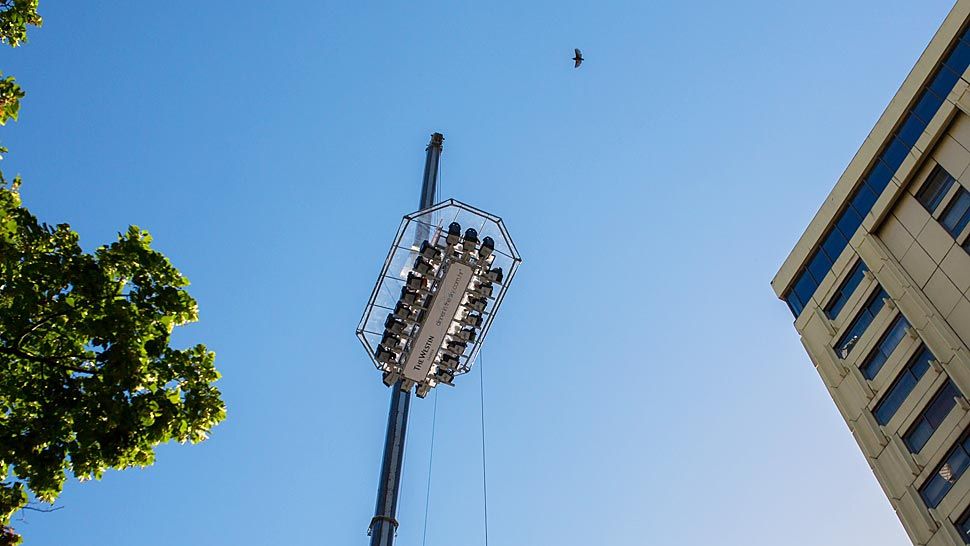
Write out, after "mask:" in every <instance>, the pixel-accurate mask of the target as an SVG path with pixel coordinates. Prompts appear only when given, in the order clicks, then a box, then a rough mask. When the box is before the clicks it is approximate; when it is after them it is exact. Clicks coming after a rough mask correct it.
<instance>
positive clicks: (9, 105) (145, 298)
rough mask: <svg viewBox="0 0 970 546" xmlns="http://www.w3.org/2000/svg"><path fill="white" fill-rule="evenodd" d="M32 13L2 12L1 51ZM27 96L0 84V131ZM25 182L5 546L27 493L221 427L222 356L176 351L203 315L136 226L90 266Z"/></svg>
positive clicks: (2, 440)
mask: <svg viewBox="0 0 970 546" xmlns="http://www.w3.org/2000/svg"><path fill="white" fill-rule="evenodd" d="M36 9H37V1H36V0H0V41H2V42H5V43H8V44H10V45H11V46H17V45H19V44H21V43H23V41H24V40H25V39H26V27H27V25H28V24H30V25H39V24H40V22H41V20H40V17H39V16H37V12H36ZM23 96H24V93H23V91H22V90H21V89H20V87H19V86H17V84H16V83H15V82H14V81H13V79H12V78H9V77H8V78H6V79H0V125H2V124H4V123H6V121H7V120H9V119H14V120H16V119H17V115H18V112H19V104H20V99H21V98H22V97H23ZM3 151H6V150H3ZM20 183H21V181H20V178H19V177H17V178H14V179H13V180H12V181H9V182H8V181H7V180H6V179H5V178H4V176H3V174H2V173H0V546H7V545H12V544H20V543H21V541H22V539H21V537H20V536H19V535H18V534H17V533H16V532H15V531H14V530H13V529H12V528H11V527H10V520H11V517H12V516H13V515H14V514H15V513H17V512H18V511H20V510H22V509H24V508H25V507H26V506H27V503H28V500H29V497H28V492H30V493H32V494H33V495H34V497H35V498H36V499H38V500H40V501H43V502H48V503H52V502H54V500H55V499H56V498H57V496H58V495H59V494H60V492H61V490H62V488H63V485H64V482H65V480H66V479H67V473H68V472H70V473H72V474H73V475H74V476H75V477H77V478H79V479H81V480H87V479H90V478H100V477H101V476H102V474H103V473H104V472H105V471H106V470H107V469H109V468H114V469H124V468H128V467H132V466H147V465H150V464H152V463H153V462H154V458H155V451H154V450H155V447H157V446H158V445H160V444H162V443H165V442H168V441H170V440H177V441H179V442H193V443H194V442H199V441H202V440H204V439H205V438H206V437H207V435H208V433H209V431H210V430H211V429H212V427H213V426H215V425H216V424H218V423H219V422H220V421H222V420H223V419H224V418H225V415H226V412H225V405H224V403H223V402H222V400H221V398H220V393H219V391H218V389H216V387H215V386H214V385H213V384H214V383H215V382H216V380H217V379H218V378H219V373H218V372H217V371H216V369H215V367H214V360H215V355H214V353H212V352H211V351H209V350H207V349H206V348H205V346H204V345H196V346H195V347H192V348H190V349H175V348H172V347H171V346H170V339H171V333H172V330H173V329H174V328H175V327H176V326H179V325H182V324H186V323H189V322H193V321H195V320H197V319H198V310H197V305H196V302H195V300H193V299H192V297H191V296H189V294H188V293H187V292H186V291H185V287H186V286H187V285H188V280H187V279H186V278H185V277H184V276H182V274H181V273H180V272H179V271H178V270H177V269H176V268H175V267H173V266H172V264H171V263H170V262H169V260H168V259H167V258H166V257H165V256H164V255H163V254H161V253H160V252H158V251H156V250H154V249H153V248H152V247H151V236H149V234H148V233H147V232H145V231H143V230H141V229H139V228H138V227H135V226H131V227H129V228H128V231H127V232H126V233H122V234H119V235H118V239H117V241H115V242H113V243H111V244H109V245H104V246H101V247H100V248H98V249H97V250H95V251H94V252H93V253H86V252H84V251H83V250H82V249H81V247H80V245H79V244H78V240H79V238H78V234H77V233H76V232H74V231H73V230H72V229H71V227H70V226H68V225H67V224H59V225H57V226H53V227H52V226H49V225H47V224H42V223H40V222H38V220H37V218H35V217H34V216H33V215H32V214H31V213H30V211H28V210H27V209H26V208H24V207H23V205H22V203H21V198H20V193H19V187H20Z"/></svg>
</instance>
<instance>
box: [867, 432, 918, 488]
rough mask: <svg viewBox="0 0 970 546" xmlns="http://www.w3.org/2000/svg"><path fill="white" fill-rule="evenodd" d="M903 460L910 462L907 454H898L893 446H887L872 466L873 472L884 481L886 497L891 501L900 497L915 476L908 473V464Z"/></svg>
mask: <svg viewBox="0 0 970 546" xmlns="http://www.w3.org/2000/svg"><path fill="white" fill-rule="evenodd" d="M903 458H906V459H910V460H912V459H911V457H910V456H909V454H908V453H900V452H899V451H898V450H897V449H895V448H894V447H893V444H888V445H887V446H886V448H885V449H883V450H882V453H880V454H879V457H878V458H877V459H876V461H875V463H874V464H873V470H875V471H876V472H877V474H879V475H881V476H882V478H881V479H882V480H885V484H884V486H883V487H884V489H885V490H886V492H887V493H886V495H887V496H888V497H889V498H890V499H893V500H898V499H899V498H900V497H902V495H903V494H904V493H905V492H906V489H907V488H908V487H910V486H911V485H913V480H915V479H916V475H914V474H913V472H911V471H910V464H909V463H908V462H907V461H905V460H904V459H903Z"/></svg>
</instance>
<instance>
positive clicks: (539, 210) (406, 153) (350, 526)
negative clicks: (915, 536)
mask: <svg viewBox="0 0 970 546" xmlns="http://www.w3.org/2000/svg"><path fill="white" fill-rule="evenodd" d="M405 4H407V5H405ZM950 6H951V1H950V0H945V1H944V0H924V1H921V2H911V1H904V0H879V1H876V0H865V1H863V0H860V1H856V2H848V3H847V2H844V1H835V0H820V1H818V2H811V3H798V5H794V4H792V5H788V4H785V3H778V2H771V1H768V0H759V1H747V2H731V3H725V2H714V1H704V2H690V3H688V2H629V1H627V2H619V1H608V0H604V1H601V2H596V3H586V2H576V1H572V0H559V1H556V2H552V1H535V2H528V3H525V2H499V3H496V2H489V3H481V2H479V3H467V2H461V3H459V2H444V1H437V0H436V1H430V2H424V3H420V4H414V3H403V2H402V3H390V2H387V3H378V2H375V3H364V2H332V1H314V2H311V1H303V0H297V1H294V2H289V3H285V4H282V5H270V4H267V3H266V2H245V1H243V2H186V1H183V0H172V1H169V2H164V3H157V2H155V3H143V2H98V3H92V2H53V1H46V0H45V1H44V2H42V3H41V7H42V14H43V15H44V17H45V24H44V27H43V28H42V29H39V30H36V31H35V32H33V33H32V34H31V36H30V43H29V44H28V45H27V46H25V47H23V48H20V49H17V50H2V51H0V62H2V68H3V71H4V73H5V74H13V75H15V76H16V77H17V79H18V81H20V82H21V84H22V85H23V86H24V87H25V89H26V90H27V92H28V95H27V99H26V100H25V101H24V104H23V109H22V114H21V120H20V121H19V122H18V123H16V124H14V125H12V126H7V127H5V128H4V129H3V131H2V140H3V142H4V143H5V144H6V145H7V146H8V147H9V148H10V153H9V154H8V155H7V157H6V158H5V159H4V170H5V171H6V172H8V173H13V172H19V173H21V174H22V175H23V176H24V179H25V185H24V188H23V197H24V200H25V203H26V205H27V206H28V207H29V208H31V209H32V210H33V211H34V212H35V213H36V214H37V215H38V216H40V218H41V219H42V220H45V221H47V222H50V223H56V222H69V223H70V224H72V226H73V227H74V228H75V229H77V231H79V232H80V233H81V236H82V243H83V244H84V245H85V246H86V247H87V248H89V249H91V248H94V247H95V246H97V245H98V244H101V243H103V242H107V241H110V240H111V239H112V238H113V237H114V236H115V234H116V233H117V232H118V231H122V230H124V229H125V228H126V226H127V225H128V224H137V225H139V226H141V227H144V228H146V229H148V230H149V231H150V232H151V233H152V234H153V235H154V237H155V241H156V246H157V248H159V249H161V250H162V251H163V252H165V253H166V254H167V255H168V256H169V257H170V258H171V259H172V261H173V262H174V263H175V265H176V266H177V267H179V268H181V270H182V271H183V272H184V273H185V274H186V275H187V276H188V277H189V278H190V279H191V280H192V283H193V284H192V287H191V293H192V294H193V295H194V296H195V297H196V298H197V299H198V301H199V304H200V308H201V317H202V320H201V321H200V322H199V323H197V324H195V325H192V326H190V327H186V328H183V329H182V331H181V332H180V333H179V334H178V335H177V336H176V342H177V343H178V344H182V345H189V344H194V343H196V342H204V343H206V344H208V345H209V347H210V348H212V349H213V350H215V351H216V352H217V355H218V357H217V365H218V367H219V368H220V369H221V371H222V372H223V375H224V378H223V379H222V380H221V381H220V383H219V385H220V387H221V389H222V390H223V393H224V396H225V399H226V402H227V404H228V406H229V417H228V419H227V420H226V421H225V423H223V424H222V425H220V426H219V427H218V428H217V429H216V430H215V431H214V434H213V436H212V438H211V439H210V440H209V441H208V442H206V443H204V444H201V445H198V446H178V445H170V446H164V447H162V448H160V449H159V451H158V461H157V463H156V464H155V466H153V467H151V468H148V469H143V470H128V471H125V472H111V473H109V474H107V475H106V476H105V478H104V479H103V480H101V481H100V482H93V483H85V484H77V483H76V482H71V483H70V484H69V485H68V486H67V487H66V489H65V491H64V494H63V495H62V497H61V500H60V502H59V504H62V505H63V506H64V507H65V508H64V509H63V510H60V511H58V512H56V513H51V514H28V515H27V519H26V521H25V522H20V523H18V528H19V529H20V530H21V531H22V532H24V533H25V534H26V536H27V539H28V544H38V545H48V544H49V545H55V544H78V545H88V544H90V545H125V544H140V545H145V546H150V545H162V544H165V545H168V544H172V543H178V544H188V545H196V544H198V545H222V544H226V545H228V544H234V545H235V544H267V543H273V544H287V545H304V544H305V545H311V544H312V545H317V544H334V545H336V544H365V543H366V537H365V536H364V531H365V529H366V527H367V524H368V522H369V519H370V516H371V515H372V513H373V504H374V499H375V492H376V485H377V475H378V470H379V464H380V456H381V445H382V441H383V429H384V423H385V418H386V411H387V400H388V394H389V393H388V390H387V389H386V388H385V387H384V386H383V384H382V383H381V381H380V377H379V375H378V374H377V372H376V371H375V370H374V369H373V367H372V366H371V364H370V363H369V361H368V358H367V356H366V355H365V354H364V353H363V351H362V349H361V347H360V345H359V343H358V341H357V340H356V339H355V337H354V335H353V332H354V328H355V326H356V324H357V320H358V319H359V317H360V313H361V311H362V307H363V305H364V304H365V303H366V301H367V298H368V296H369V294H370V289H371V287H372V284H373V282H374V280H375V278H376V275H377V273H378V271H379V269H380V266H381V262H382V260H383V257H384V255H385V253H386V250H387V246H388V245H389V244H390V241H391V238H392V237H393V235H394V232H395V229H396V228H397V225H398V223H399V222H400V218H401V216H402V215H403V214H405V213H408V212H411V211H412V210H413V209H415V208H416V206H417V202H418V192H419V184H420V177H421V171H422V165H423V160H424V146H425V144H426V143H427V140H428V137H429V135H430V133H431V132H433V131H440V132H442V133H444V134H445V138H446V140H445V151H444V155H443V159H442V180H441V184H442V196H443V197H455V198H458V199H460V200H463V201H466V202H468V203H471V204H473V205H475V206H478V207H481V208H483V209H485V210H488V211H490V212H493V213H495V214H498V215H500V216H502V217H503V218H504V220H505V221H506V223H507V225H508V227H509V230H510V231H511V233H512V236H513V237H514V238H515V241H516V243H517V245H518V247H519V250H520V252H521V253H522V255H523V257H524V258H525V263H524V265H523V267H522V269H521V270H520V274H519V276H518V277H517V278H516V281H515V283H514V285H513V287H512V289H511V290H510V292H509V296H508V298H507V299H506V303H505V305H504V307H503V313H502V316H500V317H499V319H498V320H497V321H496V323H495V325H494V327H493V329H492V331H491V333H490V335H489V338H488V340H487V341H486V343H485V347H484V353H483V358H484V370H485V403H486V429H487V437H488V483H489V489H488V497H489V542H490V544H492V545H520V544H557V545H562V546H570V545H581V544H582V545H586V544H591V543H593V544H658V545H661V544H672V545H673V544H676V545H685V546H686V545H702V544H711V543H713V542H716V543H717V544H719V545H724V546H733V545H745V546H750V545H777V544H786V545H788V546H802V545H804V546H809V545H812V546H814V545H818V544H826V545H828V546H841V545H845V546H849V545H853V546H854V545H858V544H880V545H884V546H897V545H898V546H903V545H907V544H909V541H908V539H907V538H906V536H905V533H904V532H903V530H902V527H901V525H900V524H899V522H898V521H897V519H896V517H895V515H894V514H893V511H892V509H891V507H890V505H889V502H888V501H887V500H886V498H885V496H884V495H883V493H882V492H881V490H880V489H879V486H878V484H877V482H876V480H875V478H874V477H873V476H872V474H871V472H870V470H869V468H868V466H867V465H866V462H865V460H864V458H863V456H862V454H861V453H860V452H859V450H858V448H857V447H856V445H855V443H854V441H853V439H852V437H851V434H850V433H849V431H848V429H847V427H846V425H845V424H844V422H843V421H842V419H841V418H840V417H839V415H838V412H837V411H836V409H835V406H834V404H833V403H832V401H831V400H830V399H829V397H828V395H827V393H826V391H825V389H824V388H823V386H822V384H821V381H820V380H819V378H818V376H817V374H816V373H815V371H814V370H813V368H812V366H811V363H810V362H809V360H808V357H807V356H806V355H805V353H804V352H803V350H802V348H801V346H800V344H799V341H798V339H797V336H796V333H795V331H794V329H793V328H792V326H791V322H792V318H791V315H790V314H789V312H788V310H787V308H786V307H785V305H784V304H783V303H782V302H780V301H778V300H776V299H775V297H774V295H773V293H772V292H771V289H770V286H769V281H770V279H771V277H772V276H773V275H774V273H775V271H776V270H777V268H778V266H779V265H780V264H781V262H782V260H783V259H784V257H785V256H786V255H787V253H788V251H789V249H790V248H791V247H792V246H793V245H794V243H795V241H796V240H797V238H798V236H799V235H800V234H801V232H802V230H803V229H804V228H805V226H806V225H807V224H808V222H809V220H810V219H811V217H812V216H813V215H814V213H815V211H816V210H817V208H818V206H819V205H820V204H821V202H822V201H823V200H824V198H825V196H826V195H827V194H828V192H829V190H830V189H831V188H832V186H833V185H834V183H835V181H836V180H837V178H838V177H839V175H840V174H841V172H842V170H843V169H844V167H845V165H846V164H847V163H848V161H849V159H850V158H851V157H852V155H853V154H854V153H855V151H856V150H857V149H858V146H859V145H860V144H861V142H862V140H863V139H864V138H865V136H866V135H867V134H868V132H869V130H870V129H871V127H872V125H873V124H874V123H875V121H876V119H877V118H878V116H879V115H880V113H881V112H882V110H883V108H884V107H885V105H886V104H887V103H888V101H889V99H890V98H891V97H892V95H893V94H894V93H895V91H896V89H897V87H898V85H899V84H900V83H901V82H902V80H903V78H904V77H905V76H906V74H907V73H908V72H909V69H910V68H911V66H912V65H913V63H914V62H915V60H916V58H917V57H918V55H919V54H920V52H921V51H922V50H923V48H924V47H925V46H926V44H927V43H928V41H929V39H930V37H931V36H932V35H933V33H934V32H935V30H936V29H937V27H938V26H939V24H940V23H941V22H942V20H943V18H944V16H945V15H946V13H947V11H948V10H949V8H950ZM574 47H579V48H582V49H583V51H584V53H585V56H586V59H587V62H586V63H585V64H584V65H583V66H582V68H581V69H579V70H574V69H573V68H572V62H571V61H570V59H569V58H570V57H571V56H572V49H573V48H574ZM479 380H480V376H479V375H478V373H477V370H476V372H474V373H472V374H471V375H468V376H464V377H461V378H460V379H459V381H458V382H457V387H456V388H455V389H446V390H442V391H441V392H440V393H438V415H437V424H436V434H437V436H436V445H435V454H434V461H433V466H432V468H433V479H432V488H431V496H430V519H429V526H428V537H427V544H438V545H445V544H449V545H450V544H463V545H464V544H470V545H474V544H483V536H482V535H483V532H482V529H483V526H482V488H481V482H482V470H481V455H480V453H481V452H480V449H481V431H480V425H479V383H478V382H479ZM432 405H433V402H432V399H431V398H429V399H427V400H416V401H415V403H414V405H413V411H412V420H411V435H410V438H409V444H408V447H407V457H406V462H405V477H404V483H403V497H402V501H401V509H400V513H399V519H400V520H401V528H400V533H399V537H398V540H399V544H402V545H417V544H421V540H422V527H423V521H424V514H425V510H424V508H425V493H426V486H427V478H428V468H429V444H430V437H431V436H430V434H431V418H432Z"/></svg>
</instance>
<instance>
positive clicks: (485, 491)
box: [478, 352, 488, 546]
mask: <svg viewBox="0 0 970 546" xmlns="http://www.w3.org/2000/svg"><path fill="white" fill-rule="evenodd" d="M482 362H483V360H482V353H481V352H479V353H478V387H479V388H478V392H479V397H480V400H481V416H482V496H483V500H484V503H483V509H484V518H485V546H488V474H487V469H488V467H487V466H486V458H485V366H483V365H482Z"/></svg>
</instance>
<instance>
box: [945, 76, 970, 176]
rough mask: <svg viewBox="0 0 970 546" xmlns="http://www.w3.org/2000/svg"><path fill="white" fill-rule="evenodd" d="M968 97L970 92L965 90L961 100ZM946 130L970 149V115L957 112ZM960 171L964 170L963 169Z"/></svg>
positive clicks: (956, 174) (965, 147) (955, 174)
mask: <svg viewBox="0 0 970 546" xmlns="http://www.w3.org/2000/svg"><path fill="white" fill-rule="evenodd" d="M966 99H970V94H968V93H966V92H964V93H963V94H962V95H961V100H966ZM958 102H959V101H958ZM968 104H970V103H968ZM946 132H947V134H948V135H949V136H950V137H951V138H953V140H955V141H956V142H957V143H958V144H960V145H961V146H963V148H964V149H966V150H970V117H968V116H967V115H966V114H964V113H962V112H961V113H959V114H957V115H956V117H955V118H954V119H953V122H952V124H951V125H950V127H948V128H947V131H946ZM944 168H945V167H944ZM960 172H963V171H962V170H961V171H960ZM951 173H952V174H954V176H959V175H960V173H953V172H952V171H951Z"/></svg>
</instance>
